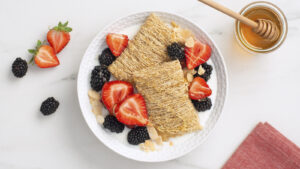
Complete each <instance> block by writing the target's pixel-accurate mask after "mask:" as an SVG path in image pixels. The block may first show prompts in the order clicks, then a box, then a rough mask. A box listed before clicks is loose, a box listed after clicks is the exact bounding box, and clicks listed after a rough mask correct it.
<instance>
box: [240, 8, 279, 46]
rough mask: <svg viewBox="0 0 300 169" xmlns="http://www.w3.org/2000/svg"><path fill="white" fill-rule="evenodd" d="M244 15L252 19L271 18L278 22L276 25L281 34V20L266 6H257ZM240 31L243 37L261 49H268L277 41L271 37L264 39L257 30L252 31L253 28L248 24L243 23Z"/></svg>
mask: <svg viewBox="0 0 300 169" xmlns="http://www.w3.org/2000/svg"><path fill="white" fill-rule="evenodd" d="M244 16H246V17H247V18H249V19H251V20H254V21H256V20H258V19H266V20H270V21H272V22H273V23H275V24H276V26H277V27H278V28H279V34H281V22H280V20H279V18H278V16H277V14H275V13H274V12H273V11H271V10H270V9H268V8H266V7H256V8H252V9H250V10H249V11H247V12H246V13H245V14H244ZM240 31H241V34H242V36H243V38H244V39H245V40H246V41H247V42H248V43H249V44H250V45H252V46H253V47H255V48H259V49H267V48H270V47H272V46H273V45H274V44H276V42H277V40H278V39H277V40H276V41H271V40H269V39H264V38H262V37H261V36H259V35H258V34H256V33H255V32H253V31H252V28H251V27H249V26H248V25H245V24H243V23H241V24H240Z"/></svg>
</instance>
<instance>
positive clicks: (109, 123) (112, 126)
mask: <svg viewBox="0 0 300 169" xmlns="http://www.w3.org/2000/svg"><path fill="white" fill-rule="evenodd" d="M103 126H104V128H107V129H108V130H110V131H111V132H116V133H121V132H122V131H123V130H124V127H125V125H124V124H122V123H120V122H119V121H118V120H117V118H116V117H115V116H112V115H107V116H106V117H105V120H104V123H103Z"/></svg>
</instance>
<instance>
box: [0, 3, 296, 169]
mask: <svg viewBox="0 0 300 169" xmlns="http://www.w3.org/2000/svg"><path fill="white" fill-rule="evenodd" d="M218 1H219V2H221V3H223V4H224V5H226V6H228V7H231V8H232V9H233V10H235V11H239V10H240V9H241V8H242V7H243V6H245V5H246V4H248V3H250V2H253V1H252V0H244V1H240V0H227V1H225V0H218ZM271 2H274V3H275V4H277V5H278V6H279V7H281V8H282V10H283V11H284V12H285V14H286V16H287V18H288V23H289V32H288V37H287V40H286V41H285V43H284V44H283V46H282V47H281V48H280V49H278V50H277V51H275V52H273V53H270V54H267V55H252V54H248V53H246V52H245V51H243V50H242V49H241V48H240V47H239V46H238V44H237V43H236V41H235V39H234V35H233V20H232V19H231V18H229V17H227V16H225V15H222V14H221V13H219V12H216V11H214V10H213V9H210V8H209V7H207V6H204V5H202V4H200V3H198V2H197V1H196V0H181V1H179V0H176V1H175V0H151V1H141V0H127V1H121V0H94V1H92V0H85V1H83V0H82V1H79V0H72V1H71V0H69V1H62V0H52V1H44V0H35V1H34V0H27V1H17V0H10V1H4V0H1V1H0V21H1V26H0V56H1V57H0V61H1V62H0V63H1V66H0V107H1V111H0V112H1V113H0V169H53V168H55V169H68V168H72V169H82V168H89V169H96V168H107V169H109V168H123V169H127V168H128V169H132V168H144V169H148V168H149V169H150V168H151V169H153V168H166V169H168V168H170V169H179V168H187V169H193V168H200V169H215V168H220V167H221V166H222V165H223V164H224V162H225V161H226V160H227V159H228V157H229V156H230V155H231V154H232V152H233V151H234V150H235V148H236V147H237V146H238V145H239V144H240V143H241V141H242V140H243V139H244V138H245V137H246V136H247V134H248V133H249V132H250V130H251V129H252V128H253V127H254V126H255V125H256V124H257V123H258V122H259V121H268V122H269V123H271V124H272V125H273V126H275V127H276V128H277V129H278V130H280V131H281V132H282V133H283V134H284V135H286V136H287V137H288V138H290V139H291V140H292V141H293V142H295V143H296V144H297V145H300V132H299V129H300V123H299V119H300V113H299V98H300V87H299V86H300V76H299V74H300V69H299V66H300V57H299V53H300V47H299V39H300V10H299V6H300V1H299V0H272V1H271ZM144 10H162V11H170V12H174V13H179V14H181V15H183V16H186V17H188V18H190V19H192V20H193V21H195V22H196V23H198V24H199V25H200V26H202V27H203V28H204V29H205V30H206V31H207V32H209V34H210V35H211V36H212V37H213V39H214V40H215V41H216V43H217V44H218V45H219V47H220V49H221V51H222V53H223V55H224V57H225V61H226V65H227V68H228V75H229V84H230V88H229V92H228V97H227V102H226V105H225V108H224V111H223V115H222V116H221V118H220V120H219V122H218V124H217V126H216V128H215V130H214V131H213V132H212V133H211V135H210V136H209V138H208V139H207V141H206V142H205V143H204V144H202V145H201V146H199V147H198V148H197V149H195V150H194V151H192V152H191V153H189V154H187V155H186V156H184V157H182V158H179V159H176V160H173V161H169V162H163V163H152V164H150V163H141V162H136V161H132V160H128V159H126V158H124V157H121V156H119V155H117V154H116V153H114V152H112V151H110V150H109V149H108V148H107V147H105V146H104V145H103V144H102V143H101V142H99V141H98V140H97V139H96V137H95V136H94V135H93V134H92V133H91V131H90V130H89V129H88V127H87V125H86V124H85V122H84V120H83V117H82V115H81V112H80V109H79V106H78V101H77V95H76V76H77V71H78V67H79V64H80V60H81V57H82V56H83V53H84V51H85V49H86V48H87V46H88V44H89V42H90V41H91V40H92V38H93V37H94V36H95V35H96V33H97V32H98V31H100V30H101V29H102V28H103V27H104V26H105V25H106V24H108V23H110V22H111V21H113V20H115V19H117V18H119V17H121V16H123V15H127V14H129V13H133V12H139V11H144ZM60 20H62V21H65V20H69V22H70V26H72V27H73V30H74V31H73V32H72V33H71V41H70V43H69V45H68V46H67V47H66V48H65V49H64V50H63V52H61V53H60V54H59V59H60V62H61V65H60V66H59V67H56V68H53V69H39V68H37V67H36V66H30V68H29V71H28V73H27V75H26V76H25V77H24V78H23V79H16V78H14V77H13V75H12V73H11V64H12V62H13V60H14V59H15V58H16V57H23V58H26V59H29V55H28V53H27V49H28V48H32V47H33V46H34V44H35V42H36V40H38V39H41V40H43V39H45V36H46V32H47V30H48V27H49V26H53V25H55V24H56V23H57V22H58V21H60ZM49 96H54V97H55V98H57V99H58V100H59V101H60V103H61V104H60V106H59V109H58V111H57V112H56V113H55V114H53V115H51V116H48V117H44V116H42V115H41V114H40V113H39V106H40V104H41V102H42V101H43V100H44V99H46V98H47V97H49Z"/></svg>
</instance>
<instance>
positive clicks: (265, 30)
mask: <svg viewBox="0 0 300 169" xmlns="http://www.w3.org/2000/svg"><path fill="white" fill-rule="evenodd" d="M198 1H200V2H202V3H204V4H206V5H208V6H210V7H212V8H215V9H216V10H218V11H220V12H223V13H224V14H226V15H228V16H230V17H233V18H235V19H237V20H239V21H240V22H242V23H244V24H246V25H248V26H250V27H252V28H253V31H254V32H255V33H257V34H258V35H260V36H261V37H263V38H265V39H269V40H271V41H275V40H276V39H277V38H278V36H279V29H278V28H277V26H276V25H275V24H274V23H273V22H272V21H268V20H265V19H259V20H258V22H255V21H253V20H251V19H248V18H247V17H245V16H243V15H240V14H239V13H236V12H234V11H232V10H231V9H229V8H226V7H225V6H223V5H221V4H219V3H217V2H215V1H212V0H198Z"/></svg>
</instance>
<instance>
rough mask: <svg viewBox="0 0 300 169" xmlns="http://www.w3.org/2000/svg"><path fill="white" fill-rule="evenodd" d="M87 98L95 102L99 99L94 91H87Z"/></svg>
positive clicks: (98, 95)
mask: <svg viewBox="0 0 300 169" xmlns="http://www.w3.org/2000/svg"><path fill="white" fill-rule="evenodd" d="M88 96H89V97H90V98H93V99H95V100H100V99H101V95H100V94H99V93H98V92H96V91H95V90H89V91H88Z"/></svg>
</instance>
